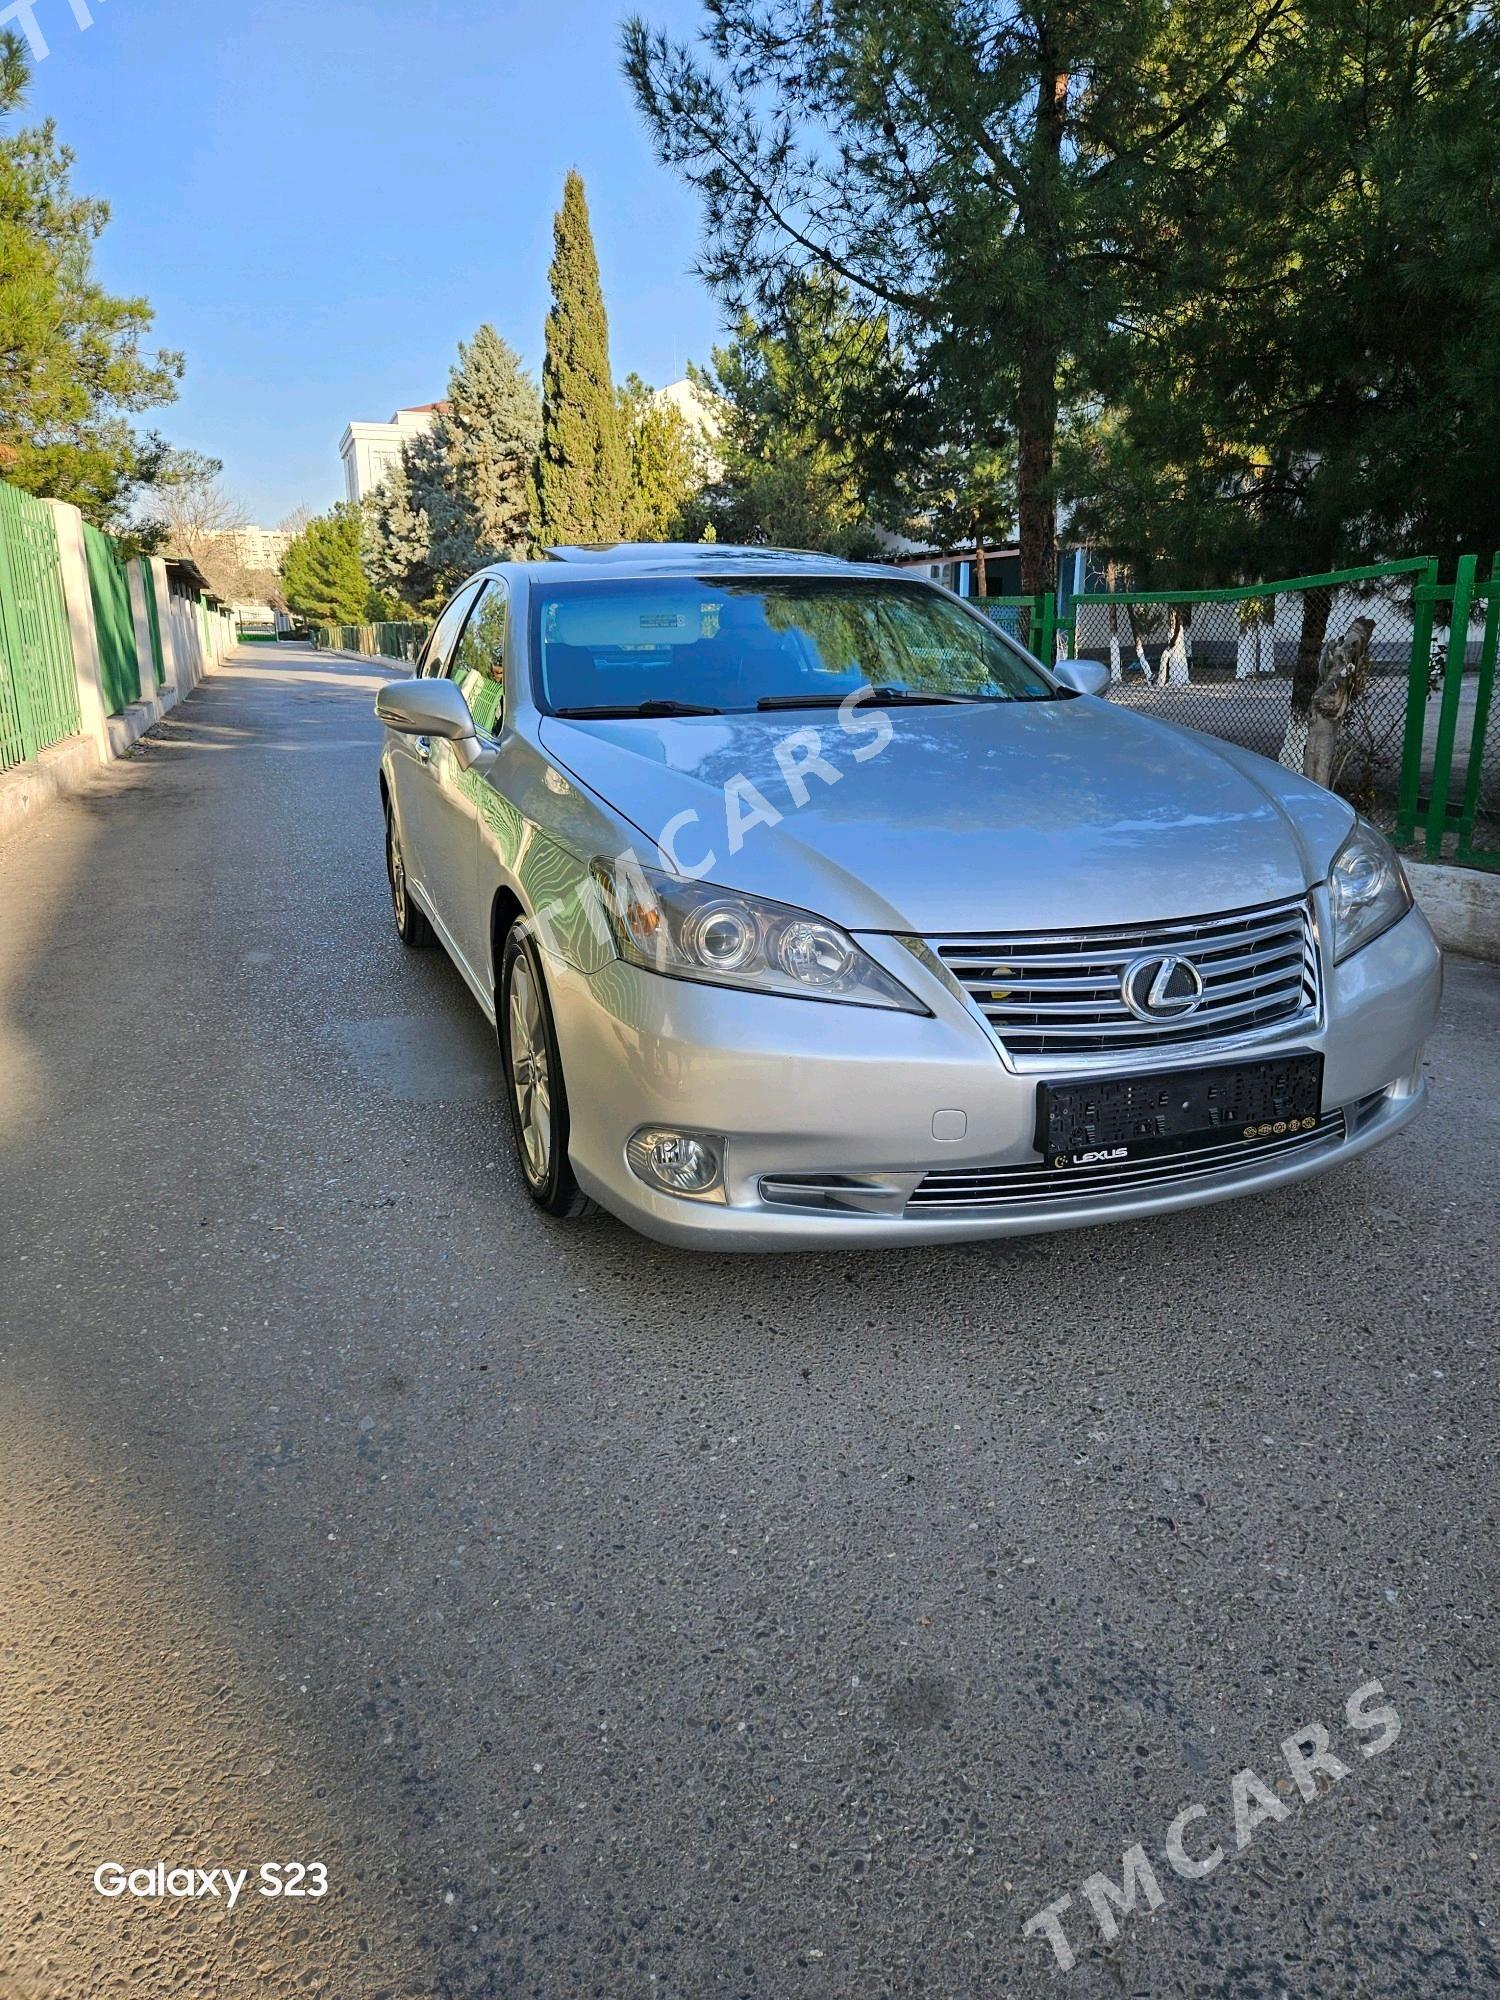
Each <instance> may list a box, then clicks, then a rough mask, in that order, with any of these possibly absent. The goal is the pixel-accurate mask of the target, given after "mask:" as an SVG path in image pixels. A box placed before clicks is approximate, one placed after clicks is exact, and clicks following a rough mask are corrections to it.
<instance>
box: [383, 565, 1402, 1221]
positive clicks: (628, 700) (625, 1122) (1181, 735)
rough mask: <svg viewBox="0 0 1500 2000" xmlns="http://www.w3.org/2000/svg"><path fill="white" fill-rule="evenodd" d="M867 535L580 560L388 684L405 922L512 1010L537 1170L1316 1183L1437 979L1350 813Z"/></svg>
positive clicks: (1037, 1214)
mask: <svg viewBox="0 0 1500 2000" xmlns="http://www.w3.org/2000/svg"><path fill="white" fill-rule="evenodd" d="M1105 678H1106V676H1105V670H1104V669H1103V668H1101V667H1098V666H1095V665H1094V664H1092V663H1091V662H1088V661H1064V662H1062V663H1060V664H1057V665H1051V664H1048V665H1043V664H1042V663H1041V662H1039V661H1037V660H1035V659H1033V658H1032V657H1031V656H1030V655H1029V654H1028V653H1026V652H1025V651H1024V650H1023V649H1022V648H1021V647H1019V646H1018V645H1016V644H1015V643H1014V642H1013V641H1012V640H1011V639H1010V638H1008V637H1007V636H1006V635H1005V634H1004V633H1003V632H1001V631H1000V630H999V629H997V627H996V626H994V625H993V624H991V623H990V622H989V621H988V620H987V619H985V618H984V617H982V616H981V615H980V614H979V613H978V612H977V611H975V610H974V609H973V608H972V607H971V606H969V605H967V604H965V603H964V602H962V601H961V600H960V599H958V598H956V597H954V596H952V595H951V594H950V593H948V592H947V591H944V590H942V589H940V588H938V587H937V586H936V585H934V584H931V583H928V582H926V581H920V580H915V579H913V578H912V577H911V576H910V575H908V574H905V573H903V572H900V571H896V570H891V569H885V568H881V567H876V566H873V565H853V564H849V563H842V562H837V561H834V560H832V559H831V558H825V557H817V556H807V555H797V554H786V553H781V552H778V551H774V550H766V549H734V548H725V547H719V546H715V545H702V544H695V545H692V546H683V547H670V546H652V547H645V546H642V547H631V546H621V547H613V548H605V549H558V550H555V551H553V552H552V558H551V559H550V560H548V561H544V562H534V563H503V564H499V565H497V566H495V567H494V568H491V569H488V570H486V571H485V572H484V573H483V574H482V575H480V576H476V577H474V578H473V579H472V580H471V581H470V582H469V583H467V584H465V585H464V587H463V589H462V590H460V591H459V592H458V594H457V595H456V596H455V597H454V599H453V600H452V602H451V603H450V604H449V605H448V607H447V609H446V610H445V611H444V612H443V614H442V616H441V617H440V618H439V619H438V621H437V624H436V625H435V627H434V629H433V631H432V634H431V636H430V637H429V639H428V641H427V644H426V647H425V649H424V652H423V655H422V658H421V661H420V665H419V670H418V674H417V676H416V678H414V679H411V680H404V681H396V682H393V683H390V684H388V685H387V686H385V687H384V688H383V689H382V690H381V692H380V695H379V698H378V700H377V702H376V713H377V715H378V717H379V718H380V720H381V722H382V723H384V725H385V729H386V736H385V742H384V747H383V751H382V755H381V763H380V790H381V797H382V801H383V804H384V808H385V824H386V862H387V869H388V873H389V877H390V886H391V898H392V904H393V907H394V911H395V921H396V928H397V931H398V932H399V934H400V936H401V939H402V941H403V942H404V943H405V944H407V945H411V946H418V945H425V944H428V943H430V942H431V940H432V939H433V938H434V937H436V938H437V939H438V940H439V941H440V942H441V944H442V945H443V947H444V949H445V950H446V951H447V952H448V954H449V955H450V957H451V958H452V959H453V962H454V963H455V965H457V967H458V969H459V971H460V972H461V973H462V975H463V977H464V979H465V980H466V981H467V982H468V984H469V986H470V988H471V989H472V991H473V994H474V998H475V999H476V1000H477V1001H478V1003H479V1005H480V1006H481V1007H482V1008H483V1009H484V1012H485V1015H486V1017H487V1018H488V1019H489V1020H491V1021H492V1022H495V1023H496V1024H497V1027H498V1038H499V1044H500V1047H499V1060H500V1063H501V1065H502V1067H503V1072H504V1087H505V1095H506V1098H507V1101H508V1105H509V1112H510V1121H511V1124H512V1127H513V1129H514V1135H515V1144H516V1153H517V1158H518V1161H519V1165H520V1171H521V1174H522V1176H523V1177H524V1180H525V1184H526V1186H527V1188H528V1189H529V1190H530V1192H531V1195H532V1197H533V1198H534V1200H535V1201H536V1202H537V1203H538V1204H539V1205H540V1206H541V1207H542V1208H543V1209H545V1210H546V1211H547V1212H549V1213H550V1214H552V1215H558V1216H564V1215H577V1214H581V1213H583V1212H584V1211H585V1210H587V1209H588V1208H589V1207H590V1206H591V1205H592V1204H594V1203H600V1204H602V1205H603V1206H604V1207H605V1208H607V1209H610V1210H612V1211H613V1212H614V1214H616V1215H617V1216H619V1217H621V1218H622V1219H623V1220H624V1221H626V1222H629V1223H631V1224H632V1225H634V1226H635V1227H636V1228H638V1229H641V1230H644V1231H645V1232H647V1233H648V1234H649V1235H652V1236H655V1237H659V1238H662V1239H663V1240H665V1241H667V1242H672V1243H678V1244H692V1243H701V1244H704V1245H706V1246H708V1247H712V1248H717V1249H742V1250H750V1249H761V1250H769V1249H790V1248H794V1247H797V1246H803V1245H807V1246H813V1245H825V1244H833V1243H843V1244H850V1243H859V1242H863V1243H871V1244H875V1243H890V1244H894V1243H916V1242H944V1241H954V1240H958V1239H962V1238H965V1237H982V1236H994V1235H1002V1234H1007V1233H1010V1232H1018V1231H1030V1230H1043V1229H1061V1228H1069V1227H1074V1226H1076V1225H1079V1224H1083V1223H1096V1222H1107V1221H1116V1220H1119V1219H1122V1218H1124V1217H1134V1216H1145V1215H1152V1214H1160V1213H1163V1212H1165V1211H1168V1210H1172V1209H1177V1208H1186V1207H1189V1206H1192V1205H1195V1204H1197V1203H1200V1202H1209V1201H1218V1200H1222V1199H1224V1198H1225V1197H1227V1196H1230V1195H1238V1194H1252V1193H1255V1192H1257V1191H1259V1190H1261V1189H1264V1188H1271V1187H1275V1186H1278V1185H1280V1184H1281V1183H1284V1182H1290V1181H1295V1180H1303V1179H1306V1178H1307V1177H1309V1176H1310V1175H1313V1174H1318V1173H1321V1172H1322V1171H1324V1169H1326V1168H1328V1167H1332V1166H1335V1165H1337V1164H1339V1163H1340V1162H1342V1161H1345V1160H1350V1159H1353V1158H1354V1157H1355V1156H1356V1155H1357V1154H1359V1153H1363V1152H1365V1151H1367V1150H1368V1149H1369V1148H1370V1147H1371V1146H1375V1145H1378V1144H1379V1143H1380V1142H1381V1140H1383V1139H1388V1138H1390V1137H1391V1136H1392V1135H1393V1134H1394V1133H1396V1132H1397V1131H1398V1130H1399V1129H1400V1128H1401V1126H1403V1125H1404V1124H1406V1122H1407V1121H1408V1120H1409V1119H1410V1118H1411V1117H1412V1116H1413V1115H1414V1114H1415V1112H1416V1111H1417V1108H1418V1106H1419V1105H1420V1103H1421V1101H1422V1095H1423V1087H1424V1086H1423V1078H1422V1060H1421V1059H1422V1048H1423V1043H1424V1041H1425V1039H1426V1037H1427V1035H1428V1032H1429V1030H1430V1029H1431V1027H1432V1023H1433V1017H1434V1014H1435V1012H1436V1008H1437V1004H1438V996H1439V991H1440V986H1441V964H1440V959H1439V955H1438V951H1437V947H1436V945H1435V943H1434V942H1433V938H1432V933H1431V932H1430V930H1429V929H1428V927H1427V924H1426V923H1425V921H1424V920H1423V918H1422V916H1421V913H1420V912H1419V911H1418V910H1417V909H1416V908H1414V906H1413V903H1412V896H1411V891H1410V889H1409V887H1408V885H1407V881H1406V877H1405V875H1404V874H1403V872H1402V869H1401V864H1400V862H1399V861H1398V860H1397V858H1396V856H1395V854H1394V853H1393V852H1392V851H1391V849H1390V847H1389V846H1388V845H1387V844H1386V842H1385V840H1384V839H1383V838H1382V837H1381V835H1380V834H1379V833H1378V832H1377V831H1376V830H1375V829H1374V828H1373V827H1372V826H1369V825H1368V824H1366V823H1365V822H1364V821H1363V820H1362V819H1360V818H1358V817H1357V816H1356V814H1355V813H1354V812H1353V810H1352V809H1351V808H1350V807H1349V806H1348V805H1346V804H1345V803H1344V802H1343V801H1342V800H1341V799H1338V798H1335V797H1334V796H1333V795H1332V794H1331V793H1329V792H1325V791H1323V790H1321V789H1320V788H1319V787H1318V786H1316V785H1314V784H1311V783H1310V782H1308V780H1306V779H1305V778H1302V777H1300V776H1298V775H1296V774H1294V773H1292V772H1290V771H1287V770H1283V769H1282V768H1281V767H1280V766H1278V765H1276V764H1272V763H1268V762H1266V761H1265V760H1264V759H1262V758H1260V757H1257V756H1254V755H1252V754H1251V753H1250V752H1248V751H1245V750H1241V749H1239V748H1237V747H1236V746H1235V745H1234V744H1231V743H1225V742H1220V741H1218V740H1217V739H1214V738H1211V737H1207V736H1201V735H1198V734H1196V733H1194V732H1192V731H1189V730H1183V729H1177V728H1173V727H1170V726H1168V725H1166V724H1164V723H1161V722H1157V721H1154V720H1152V719H1151V718H1150V717H1147V716H1143V715H1140V714H1126V713H1124V712H1122V711H1120V710H1117V709H1114V708H1112V707H1111V706H1110V705H1109V703H1108V701H1107V700H1105V699H1102V698H1101V697H1102V695H1103V688H1104V683H1105Z"/></svg>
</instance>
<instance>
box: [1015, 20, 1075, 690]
mask: <svg viewBox="0 0 1500 2000" xmlns="http://www.w3.org/2000/svg"><path fill="white" fill-rule="evenodd" d="M1067 122H1068V71H1067V66H1066V63H1065V61H1064V59H1063V56H1062V52H1061V51H1060V49H1059V48H1058V45H1057V40H1056V36H1055V33H1054V24H1053V22H1052V21H1051V20H1050V18H1049V10H1046V9H1044V10H1042V13H1041V15H1040V17H1039V18H1038V20H1037V103H1036V120H1035V124H1034V126H1033V136H1032V144H1031V148H1030V152H1031V170H1030V173H1029V174H1028V176H1027V179H1028V181H1029V187H1028V189H1027V194H1026V199H1025V201H1024V202H1023V204H1022V213H1021V227H1022V230H1023V232H1024V234H1025V235H1026V237H1027V239H1028V241H1029V243H1030V245H1031V248H1032V250H1033V252H1034V254H1035V257H1036V263H1037V281H1038V282H1037V286H1036V290H1035V292H1034V294H1033V296H1032V298H1031V301H1030V312H1031V324H1030V325H1029V327H1028V328H1027V330H1026V332H1025V333H1023V335H1022V336H1021V340H1020V343H1019V352H1018V359H1019V362H1020V382H1019V384H1018V393H1017V399H1016V431H1017V438H1016V512H1017V516H1018V519H1019V525H1020V541H1021V588H1022V590H1024V591H1027V592H1032V593H1041V592H1045V593H1047V594H1048V595H1050V594H1051V593H1052V592H1053V591H1055V590H1056V589H1057V495H1056V492H1055V491H1054V489H1053V483H1052V474H1053V464H1054V461H1055V459H1056V456H1057V376H1058V364H1059V361H1060V359H1061V352H1062V348H1061V343H1060V341H1059V339H1058V337H1057V334H1056V333H1055V331H1054V330H1053V315H1054V314H1055V312H1056V310H1057V300H1058V297H1059V294H1060V291H1061V286H1062V278H1063V273H1064V271H1065V270H1066V268H1067V263H1068V257H1069V253H1070V250H1071V248H1072V246H1071V245H1070V244H1069V243H1068V242H1067V240H1066V238H1065V236H1064V232H1063V227H1062V220H1061V215H1062V156H1063V135H1064V131H1065V128H1066V126H1067ZM1047 664H1048V666H1051V664H1052V662H1051V661H1050V660H1049V661H1048V662H1047Z"/></svg>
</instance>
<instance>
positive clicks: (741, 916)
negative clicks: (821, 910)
mask: <svg viewBox="0 0 1500 2000" xmlns="http://www.w3.org/2000/svg"><path fill="white" fill-rule="evenodd" d="M593 874H594V882H595V884H596V886H597V888H598V890H599V894H600V896H601V898H602V899H603V903H604V909H605V913H606V916H607V918H608V921H609V928H610V931H611V933H612V935H613V937H614V942H615V949H616V950H617V951H618V952H619V954H620V956H621V958H624V959H628V960H629V962H630V963H631V964H632V965H640V966H644V967H645V968H646V970H647V971H648V972H660V973H664V974H665V975H666V977H667V978H669V979H694V980H698V981H701V982H703V983H705V984H707V985H710V986H744V987H749V988H751V989H752V990H753V991H754V992H757V993H783V994H791V995H794V996H795V997H797V998H798V999H801V1000H843V1001H847V1002H849V1003H850V1004H851V1005H853V1006H856V1007H890V1008H895V1009H898V1010H899V1011H900V1012H902V1013H906V1014H925V1013H926V1012H927V1009H926V1008H925V1007H924V1006H923V1005H922V1003H921V1001H920V1000H918V999H917V997H916V995H915V994H913V993H908V992H907V990H906V988H905V987H904V986H903V985H902V984H901V982H900V981H899V980H897V979H893V978H892V977H891V975H890V974H889V973H888V972H886V971H885V970H884V969H883V968H882V967H881V966H878V965H877V964H876V963H875V961H874V959H873V958H871V957H870V955H869V953H868V952H865V951H861V949H860V948H859V946H858V945H857V944H856V943H855V942H854V940H853V938H852V937H850V935H849V933H848V932H847V931H843V930H840V929H839V927H838V925H837V924H830V923H826V922H825V921H824V920H823V918H821V917H815V916H812V915H810V914H809V913H808V912H807V911H806V910H796V909H792V908H790V907H789V906H788V905H787V904H785V903H770V902H766V901H765V900H764V899H763V898H761V897H759V896H742V895H740V894H738V893H737V892H736V891H734V890H732V889H716V888H715V887H714V886H713V884H712V883H710V882H683V881H679V880H678V879H677V878H676V877H675V876H672V875H664V874H662V873H661V872H660V871H659V870H657V869H655V868H640V867H636V866H629V867H627V866H625V865H623V864H622V865H621V866H620V867H618V868H617V867H615V865H614V864H613V863H611V862H608V861H596V862H595V863H594V868H593Z"/></svg>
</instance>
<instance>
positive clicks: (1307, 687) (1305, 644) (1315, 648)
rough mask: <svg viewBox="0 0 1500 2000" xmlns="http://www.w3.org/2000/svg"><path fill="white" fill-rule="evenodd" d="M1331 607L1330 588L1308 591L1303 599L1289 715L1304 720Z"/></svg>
mask: <svg viewBox="0 0 1500 2000" xmlns="http://www.w3.org/2000/svg"><path fill="white" fill-rule="evenodd" d="M1332 609H1333V592H1332V591H1331V590H1309V591H1308V592H1307V593H1306V594H1305V595H1304V597H1303V599H1302V631H1301V634H1300V636H1299V637H1298V640H1297V663H1296V665H1295V666H1294V667H1293V669H1292V714H1293V715H1294V716H1296V717H1297V719H1298V720H1299V721H1305V720H1306V718H1307V711H1308V710H1309V709H1310V708H1311V707H1312V698H1313V695H1314V694H1315V693H1316V692H1317V686H1318V662H1319V660H1320V659H1321V658H1322V657H1323V641H1324V639H1325V638H1326V637H1327V634H1328V614H1329V612H1330V611H1331V610H1332Z"/></svg>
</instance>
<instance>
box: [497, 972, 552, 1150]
mask: <svg viewBox="0 0 1500 2000" xmlns="http://www.w3.org/2000/svg"><path fill="white" fill-rule="evenodd" d="M506 1022H507V1036H508V1040H509V1055H510V1083H511V1090H512V1091H513V1092H514V1094H515V1100H516V1129H517V1131H518V1132H519V1134H520V1138H521V1150H522V1153H523V1155H524V1159H525V1165H526V1172H527V1175H528V1177H529V1178H530V1180H531V1181H532V1183H533V1185H534V1186H536V1187H541V1186H542V1185H543V1183H544V1182H545V1181H546V1178H547V1172H548V1169H549V1167H550V1166H551V1164H552V1079H551V1075H550V1073H549V1070H548V1063H547V1034H546V1029H545V1028H544V1026H543V1024H542V1006H541V996H540V995H539V994H538V992H537V988H536V981H535V979H534V978H533V977H532V972H531V967H530V965H529V964H528V963H527V961H526V959H525V958H524V957H522V958H518V959H517V960H516V962H515V964H514V966H513V967H512V969H511V976H510V1007H509V1009H508V1011H507V1015H506Z"/></svg>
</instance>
